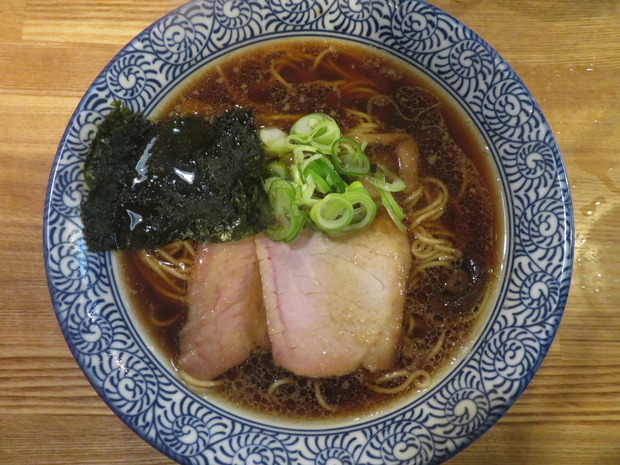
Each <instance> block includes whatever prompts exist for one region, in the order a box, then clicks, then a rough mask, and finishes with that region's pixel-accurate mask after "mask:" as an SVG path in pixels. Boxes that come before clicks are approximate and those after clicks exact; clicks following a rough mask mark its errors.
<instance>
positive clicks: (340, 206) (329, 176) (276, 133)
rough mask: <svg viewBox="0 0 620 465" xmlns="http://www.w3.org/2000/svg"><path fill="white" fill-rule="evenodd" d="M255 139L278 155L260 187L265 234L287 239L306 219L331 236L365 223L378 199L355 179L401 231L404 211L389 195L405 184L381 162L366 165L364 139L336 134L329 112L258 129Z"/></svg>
mask: <svg viewBox="0 0 620 465" xmlns="http://www.w3.org/2000/svg"><path fill="white" fill-rule="evenodd" d="M260 139H261V141H262V142H263V146H264V147H265V150H266V151H267V152H268V153H270V154H272V155H276V156H278V158H279V159H280V160H281V161H275V162H271V163H269V164H268V165H267V166H266V169H265V172H266V176H267V179H265V180H264V187H265V190H266V191H267V193H268V196H269V200H270V202H271V206H272V208H273V211H274V217H275V222H274V224H273V225H272V226H271V227H270V228H269V229H268V230H267V231H266V235H267V237H269V238H270V239H272V240H275V241H284V242H289V241H292V240H293V239H294V238H295V237H296V236H297V235H298V234H299V232H300V231H301V229H302V228H303V227H304V226H305V225H306V224H308V225H309V226H310V227H313V228H315V229H318V230H320V231H323V232H325V233H327V234H330V235H332V236H335V237H343V236H346V235H349V234H352V233H355V232H358V231H362V230H363V229H364V228H366V227H368V226H369V225H370V224H371V223H372V221H373V220H374V219H375V217H376V214H377V202H376V201H375V200H374V199H373V198H372V196H371V195H370V193H369V192H368V190H367V189H366V187H364V185H362V183H361V182H360V181H358V180H356V179H360V180H364V181H365V182H367V183H368V184H372V185H373V186H374V187H375V188H376V189H377V191H378V192H379V195H380V196H381V203H382V204H383V206H384V207H385V209H386V210H387V212H388V214H389V215H390V217H391V218H392V220H393V221H394V223H395V224H396V225H397V226H398V227H399V228H400V229H401V230H405V226H404V225H403V223H402V220H403V219H404V218H405V214H404V213H403V210H402V209H401V208H400V206H399V205H398V203H397V202H396V200H395V199H394V197H393V195H392V192H398V191H402V190H404V189H405V183H404V182H403V181H402V180H401V179H400V178H399V177H398V176H396V174H394V173H392V172H391V171H390V170H388V169H387V168H386V167H384V166H382V165H377V166H372V167H371V163H370V160H369V159H368V156H367V155H366V153H365V152H364V151H365V149H366V145H367V141H363V142H362V143H361V144H360V143H358V142H357V141H356V140H355V139H352V138H350V137H341V134H340V128H339V127H338V125H337V123H336V122H335V121H334V119H333V118H331V117H330V116H328V115H325V114H322V113H312V114H309V115H306V116H304V117H302V118H300V119H299V120H297V121H296V122H295V123H294V124H293V126H292V127H291V130H290V133H289V134H287V133H286V132H285V131H282V130H280V129H262V130H261V131H260ZM286 159H288V160H291V161H292V163H290V166H288V167H287V165H285V163H282V161H285V162H286ZM371 168H372V170H371ZM371 171H372V172H371ZM349 183H350V184H349ZM308 218H310V220H311V221H309V222H308V221H307V220H308Z"/></svg>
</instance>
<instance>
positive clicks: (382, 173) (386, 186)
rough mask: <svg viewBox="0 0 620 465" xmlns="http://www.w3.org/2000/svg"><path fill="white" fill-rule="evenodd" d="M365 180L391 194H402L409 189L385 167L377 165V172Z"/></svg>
mask: <svg viewBox="0 0 620 465" xmlns="http://www.w3.org/2000/svg"><path fill="white" fill-rule="evenodd" d="M364 179H365V180H366V181H368V182H369V183H371V184H373V185H374V186H375V187H377V188H378V189H380V190H384V191H389V192H400V191H402V190H405V187H407V186H406V184H405V182H404V181H403V180H402V179H400V178H399V177H398V176H397V175H396V174H395V173H393V172H391V171H390V170H389V169H387V168H386V167H385V166H383V165H377V168H376V171H375V172H374V173H373V174H372V175H369V176H365V177H364Z"/></svg>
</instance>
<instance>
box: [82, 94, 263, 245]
mask: <svg viewBox="0 0 620 465" xmlns="http://www.w3.org/2000/svg"><path fill="white" fill-rule="evenodd" d="M263 164H264V153H263V151H262V148H261V145H260V141H259V140H258V137H257V135H256V127H255V124H254V120H253V118H252V114H251V112H250V111H249V110H241V109H236V108H234V109H231V110H229V111H227V112H226V113H224V114H223V115H222V116H221V117H218V118H216V119H215V120H214V121H213V122H210V121H208V120H206V119H204V118H202V117H198V116H189V117H172V118H169V119H165V120H162V121H160V122H157V123H155V122H151V121H149V120H147V119H146V118H145V117H144V116H143V115H140V114H137V113H133V112H132V111H131V110H129V109H128V108H127V107H125V106H123V105H122V104H119V103H116V104H114V108H113V110H112V112H111V113H110V114H109V115H108V116H107V117H106V118H105V119H104V121H103V122H102V123H101V125H100V126H99V129H98V131H97V134H96V136H95V139H94V141H93V144H92V147H91V149H90V152H89V153H88V155H87V158H86V162H85V168H84V177H85V179H86V183H87V185H88V188H89V192H88V195H87V196H86V199H85V200H84V202H83V204H82V209H81V212H82V220H83V223H84V236H85V239H86V242H87V244H88V248H89V250H91V251H94V252H98V251H105V250H110V249H144V248H153V247H157V246H161V245H165V244H167V243H170V242H173V241H174V240H177V239H194V240H197V241H201V242H225V241H233V240H239V239H241V238H244V237H248V236H251V235H254V234H256V233H258V232H260V231H262V230H263V229H265V227H266V226H267V223H268V221H269V219H270V207H269V202H268V199H267V196H266V194H265V191H264V189H263V186H262V181H261V178H260V171H261V168H262V167H263Z"/></svg>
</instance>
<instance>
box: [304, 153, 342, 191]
mask: <svg viewBox="0 0 620 465" xmlns="http://www.w3.org/2000/svg"><path fill="white" fill-rule="evenodd" d="M306 173H312V175H313V178H314V176H317V177H318V178H320V179H321V180H322V181H324V183H326V184H327V186H328V189H327V190H326V191H321V190H319V192H321V193H323V194H327V193H329V192H340V193H342V192H344V191H346V189H347V183H346V182H345V181H344V179H342V178H341V177H340V175H339V174H338V173H337V172H336V170H334V168H333V167H332V164H331V163H330V162H329V160H327V158H325V157H321V158H316V159H314V160H312V161H311V162H310V163H308V165H307V166H306V169H305V170H304V175H306ZM315 181H316V179H315ZM318 186H319V182H317V187H318Z"/></svg>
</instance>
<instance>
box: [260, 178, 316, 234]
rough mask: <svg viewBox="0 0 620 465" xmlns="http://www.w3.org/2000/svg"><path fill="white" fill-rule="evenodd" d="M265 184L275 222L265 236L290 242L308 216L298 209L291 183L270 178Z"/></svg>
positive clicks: (295, 193)
mask: <svg viewBox="0 0 620 465" xmlns="http://www.w3.org/2000/svg"><path fill="white" fill-rule="evenodd" d="M265 184H266V186H268V190H267V194H268V196H269V202H270V203H271V207H272V209H273V213H274V216H275V222H274V223H273V224H272V225H271V226H270V227H269V228H268V229H267V230H266V231H265V234H266V236H267V237H268V238H269V239H271V240H273V241H281V242H290V241H292V240H293V239H295V238H296V237H297V235H298V234H299V232H300V231H301V230H302V228H303V227H304V225H305V224H306V220H307V218H308V214H307V213H306V212H305V211H304V210H302V209H300V208H299V202H298V201H297V199H298V198H299V195H298V192H297V189H296V188H295V185H294V184H293V183H292V182H290V181H287V180H286V179H281V178H270V179H267V181H266V183H265Z"/></svg>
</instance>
